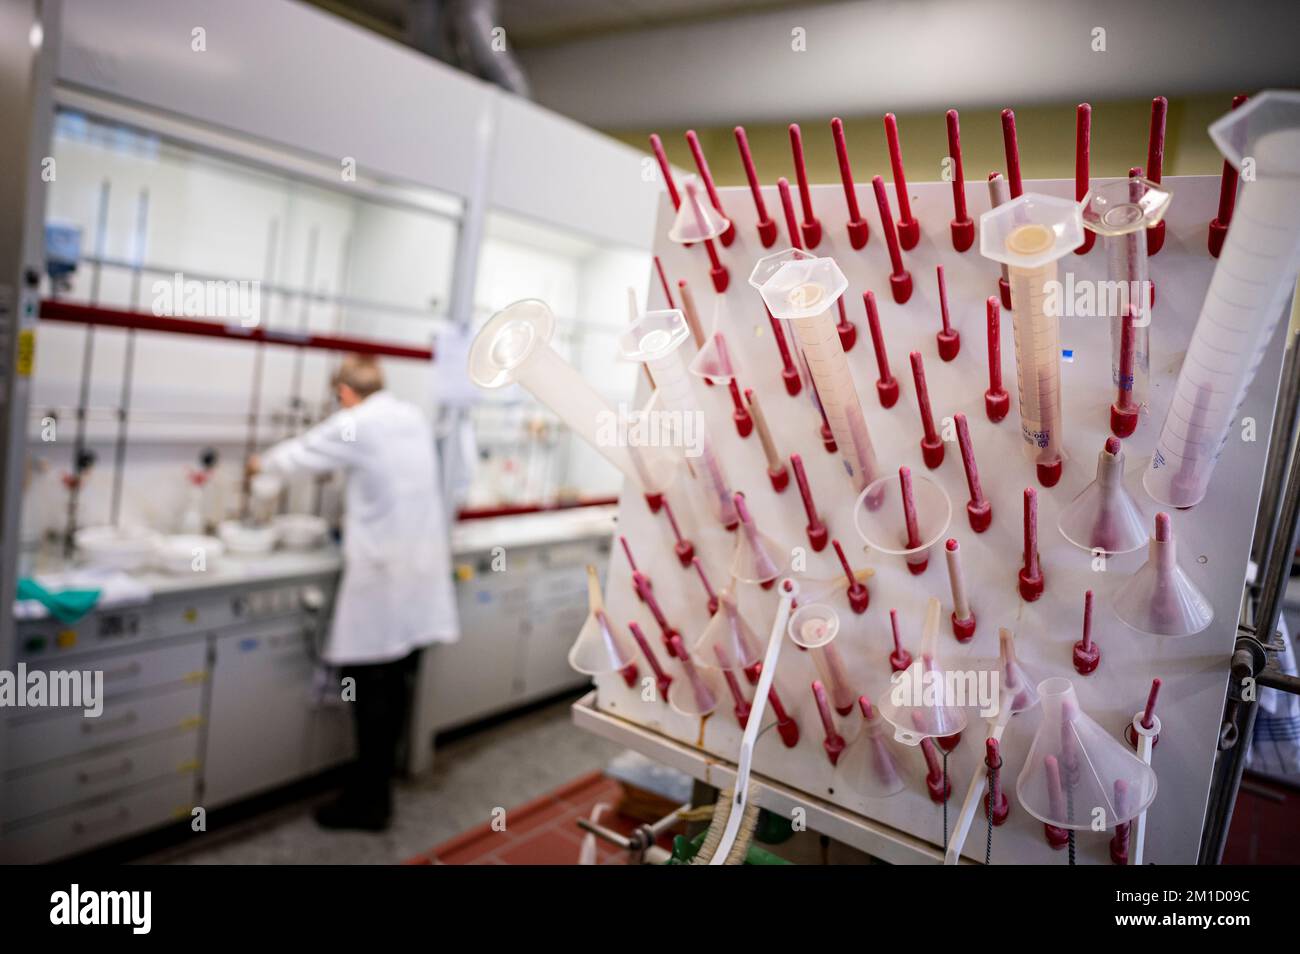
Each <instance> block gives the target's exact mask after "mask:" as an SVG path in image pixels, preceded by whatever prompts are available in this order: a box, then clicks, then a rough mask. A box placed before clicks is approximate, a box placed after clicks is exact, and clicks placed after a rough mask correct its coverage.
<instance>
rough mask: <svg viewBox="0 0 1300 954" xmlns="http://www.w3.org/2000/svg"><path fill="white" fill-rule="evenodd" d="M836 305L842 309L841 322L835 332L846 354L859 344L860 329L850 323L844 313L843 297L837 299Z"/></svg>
mask: <svg viewBox="0 0 1300 954" xmlns="http://www.w3.org/2000/svg"><path fill="white" fill-rule="evenodd" d="M835 304H836V305H838V306H839V309H840V320H839V323H838V324H837V325H836V326H835V330H836V331H837V332H838V333H839V336H840V347H841V348H843V349H844V350H845V352H849V351H852V350H853V346H854V345H855V344H857V342H858V328H857V325H855V324H854V323H853V322H851V321H849V316H848V315H847V314H846V313H845V311H844V296H843V295H841V296H840V297H839V298H836V299H835Z"/></svg>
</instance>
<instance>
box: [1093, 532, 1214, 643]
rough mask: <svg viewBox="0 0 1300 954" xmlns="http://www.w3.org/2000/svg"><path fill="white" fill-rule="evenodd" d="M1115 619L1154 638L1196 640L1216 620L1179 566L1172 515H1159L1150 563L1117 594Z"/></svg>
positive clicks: (1199, 592)
mask: <svg viewBox="0 0 1300 954" xmlns="http://www.w3.org/2000/svg"><path fill="white" fill-rule="evenodd" d="M1115 615H1116V616H1118V617H1119V618H1120V619H1121V620H1123V621H1124V622H1125V623H1127V624H1128V625H1129V626H1131V627H1132V628H1133V629H1136V630H1137V631H1138V632H1140V633H1147V634H1148V635H1151V636H1193V635H1195V634H1196V633H1199V632H1200V631H1201V630H1203V629H1205V627H1207V626H1209V625H1210V621H1211V620H1212V619H1214V607H1213V606H1211V605H1210V601H1209V600H1207V599H1206V598H1205V595H1204V594H1203V593H1202V592H1201V591H1200V590H1199V589H1198V588H1197V587H1196V584H1195V583H1193V582H1192V581H1191V579H1189V578H1188V576H1187V574H1186V573H1184V572H1183V569H1182V567H1180V566H1179V565H1178V557H1177V551H1176V549H1175V546H1174V532H1173V525H1172V523H1171V522H1170V519H1169V515H1168V514H1166V513H1158V514H1156V532H1155V535H1154V536H1153V537H1151V543H1150V550H1149V554H1148V556H1147V562H1146V563H1144V564H1142V567H1141V568H1140V569H1139V570H1138V571H1137V572H1136V573H1134V574H1133V575H1132V576H1131V577H1129V578H1128V580H1127V581H1125V583H1124V585H1123V586H1121V587H1120V588H1119V590H1118V591H1117V592H1116V593H1115Z"/></svg>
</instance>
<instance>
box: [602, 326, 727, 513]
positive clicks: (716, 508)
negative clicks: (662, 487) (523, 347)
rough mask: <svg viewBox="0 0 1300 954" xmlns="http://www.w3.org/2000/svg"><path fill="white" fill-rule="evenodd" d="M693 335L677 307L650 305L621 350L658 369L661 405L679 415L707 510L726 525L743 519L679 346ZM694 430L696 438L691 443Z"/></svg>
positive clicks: (683, 439) (678, 427) (653, 370)
mask: <svg viewBox="0 0 1300 954" xmlns="http://www.w3.org/2000/svg"><path fill="white" fill-rule="evenodd" d="M690 337H691V332H690V327H689V326H688V325H687V324H686V316H685V315H683V314H682V313H681V312H680V311H678V310H676V309H665V310H661V311H648V312H646V313H645V314H644V315H642V316H641V317H640V318H638V319H637V320H636V321H635V322H634V323H633V324H632V326H631V327H630V328H628V330H627V331H626V332H624V334H623V336H622V337H621V338H620V339H619V353H620V354H621V355H622V357H623V358H625V359H626V360H628V361H640V362H642V363H644V364H645V365H647V366H648V367H649V368H650V373H651V374H652V375H654V379H655V388H656V391H657V393H658V395H659V403H660V410H661V411H666V412H669V413H671V414H674V415H676V421H675V423H676V426H675V428H674V431H675V434H676V435H677V437H678V438H679V439H680V440H681V442H682V444H683V451H684V453H686V454H687V456H688V457H694V458H695V459H696V460H697V461H698V464H699V467H698V470H699V471H700V473H701V476H702V479H703V481H704V484H705V487H706V488H707V502H708V507H709V512H710V513H711V514H712V515H713V517H714V519H716V520H717V521H718V522H719V523H721V524H722V525H723V526H724V527H726V528H727V529H728V530H731V529H733V528H734V527H735V526H736V525H737V524H738V523H739V522H740V516H739V515H738V514H737V513H736V504H735V501H734V500H733V499H732V493H731V482H730V481H729V480H728V479H727V475H726V472H725V470H724V469H723V466H722V459H721V458H720V457H719V456H718V453H717V450H716V449H715V448H714V445H713V441H712V439H711V437H710V435H709V427H708V424H707V423H706V422H705V419H704V412H703V411H702V410H701V409H700V404H699V401H698V400H697V399H696V396H695V391H694V388H693V386H692V384H691V375H690V373H689V371H688V368H687V362H686V360H685V356H684V355H683V354H682V352H681V350H680V349H681V346H682V345H683V344H685V342H686V341H687V339H688V338H690ZM691 429H693V430H694V435H693V436H694V441H693V443H691V444H690V446H687V444H688V443H689V438H690V436H691V434H690V431H691Z"/></svg>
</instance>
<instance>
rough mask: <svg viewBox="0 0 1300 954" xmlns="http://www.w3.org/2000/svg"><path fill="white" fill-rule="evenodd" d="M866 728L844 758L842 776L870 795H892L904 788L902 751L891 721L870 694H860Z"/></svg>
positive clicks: (883, 796)
mask: <svg viewBox="0 0 1300 954" xmlns="http://www.w3.org/2000/svg"><path fill="white" fill-rule="evenodd" d="M858 709H859V710H860V711H861V713H862V728H861V730H860V731H859V732H858V735H857V738H855V739H854V740H853V741H852V742H850V743H849V747H848V749H847V751H845V753H844V755H843V756H841V757H840V764H839V771H840V775H841V776H842V777H843V778H844V780H845V782H847V783H848V786H849V788H850V789H851V790H852V791H854V792H857V793H858V794H859V795H865V796H867V797H868V798H888V797H889V796H890V795H897V794H898V793H899V792H901V791H902V790H903V789H904V788H906V782H905V781H904V779H903V768H902V765H901V764H900V763H901V761H902V759H901V754H900V753H899V752H897V751H895V745H896V743H895V742H894V740H893V738H892V735H893V733H892V732H891V731H890V730H889V727H888V723H886V722H885V720H884V719H882V718H881V717H880V713H879V712H877V711H876V707H875V706H873V705H872V704H871V700H870V699H868V698H867V697H866V696H860V697H858Z"/></svg>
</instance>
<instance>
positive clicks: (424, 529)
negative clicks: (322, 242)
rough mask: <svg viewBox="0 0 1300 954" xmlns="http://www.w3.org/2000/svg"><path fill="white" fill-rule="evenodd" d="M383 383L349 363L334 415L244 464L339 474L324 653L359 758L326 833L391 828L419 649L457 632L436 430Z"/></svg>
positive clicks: (362, 361) (372, 368)
mask: <svg viewBox="0 0 1300 954" xmlns="http://www.w3.org/2000/svg"><path fill="white" fill-rule="evenodd" d="M383 384H384V382H383V374H382V372H381V371H380V368H379V365H378V364H377V363H376V362H375V361H374V359H373V358H368V357H364V356H361V355H348V356H346V357H345V358H344V360H343V362H342V364H341V365H340V367H339V369H338V371H337V372H336V373H335V375H334V386H335V390H336V392H337V395H338V400H339V404H340V405H341V408H340V410H338V411H337V412H335V413H334V414H332V415H331V416H330V417H328V418H326V419H325V420H324V421H322V422H321V423H320V424H318V425H316V426H315V427H313V428H312V429H311V430H309V431H307V432H306V433H304V434H301V435H299V436H298V437H294V438H291V439H289V440H286V441H282V442H281V443H279V444H276V445H275V446H273V447H271V448H270V449H269V450H267V451H266V452H265V453H264V454H262V455H261V457H260V458H259V457H254V458H253V459H252V460H250V461H249V469H250V471H252V472H254V473H256V472H258V471H262V472H267V473H275V474H280V475H285V476H289V475H293V474H301V473H314V474H319V473H328V472H330V471H335V470H341V471H343V472H344V473H345V474H346V476H347V493H346V498H345V509H346V512H345V515H344V521H343V560H344V566H343V578H342V581H341V582H340V585H339V592H338V598H337V600H336V602H335V606H334V621H333V624H332V626H331V629H330V634H329V637H328V639H327V641H326V644H325V648H324V652H323V655H324V659H325V661H326V662H328V663H330V664H332V665H335V666H338V667H340V668H341V672H342V677H343V679H344V680H345V682H344V683H343V686H344V687H345V689H346V688H351V689H352V690H353V692H354V695H352V696H351V698H352V713H353V718H354V721H355V724H356V729H357V746H358V758H357V762H356V764H355V766H353V769H352V771H351V774H350V775H349V777H348V781H347V784H346V786H345V788H344V791H343V793H342V795H341V796H340V797H339V799H337V800H336V801H335V802H332V803H330V804H328V805H325V806H323V807H322V808H321V809H319V810H318V811H317V813H316V818H317V821H318V822H320V823H321V824H322V825H324V826H326V827H330V828H361V829H365V830H372V831H378V830H382V829H384V828H386V827H387V826H388V823H389V819H390V816H391V814H392V784H391V778H392V773H393V768H394V764H395V761H396V750H397V745H398V742H399V739H400V737H401V731H402V727H403V725H404V724H405V722H406V716H407V713H408V711H409V705H410V685H411V682H412V681H413V675H414V672H415V669H416V663H417V660H418V658H419V650H420V649H421V648H423V647H425V646H428V645H430V644H431V643H435V642H452V641H454V640H455V639H456V638H457V637H458V626H457V620H456V603H455V596H454V591H453V587H452V580H451V566H450V563H451V561H450V556H449V546H448V534H447V528H446V517H445V514H444V510H443V506H442V499H441V493H440V490H439V481H438V466H437V460H436V457H435V454H436V451H435V450H434V445H433V436H432V432H431V430H430V426H429V424H428V422H427V421H426V420H425V418H424V415H423V414H422V413H421V412H420V410H419V409H418V408H416V407H415V406H414V405H411V404H408V403H406V402H405V401H402V400H399V399H398V398H397V397H395V396H394V395H392V394H390V393H389V392H387V391H385V390H383ZM348 679H352V680H355V682H353V683H351V684H349V683H348V682H346V680H348ZM344 698H345V699H346V698H349V694H348V693H347V692H345V693H344Z"/></svg>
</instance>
